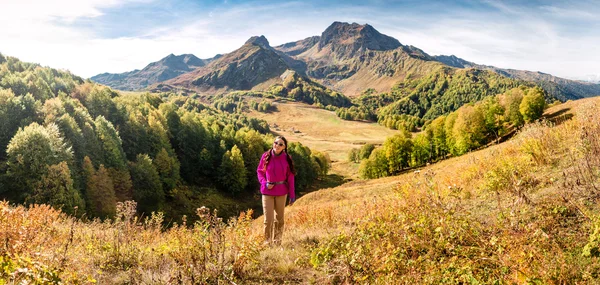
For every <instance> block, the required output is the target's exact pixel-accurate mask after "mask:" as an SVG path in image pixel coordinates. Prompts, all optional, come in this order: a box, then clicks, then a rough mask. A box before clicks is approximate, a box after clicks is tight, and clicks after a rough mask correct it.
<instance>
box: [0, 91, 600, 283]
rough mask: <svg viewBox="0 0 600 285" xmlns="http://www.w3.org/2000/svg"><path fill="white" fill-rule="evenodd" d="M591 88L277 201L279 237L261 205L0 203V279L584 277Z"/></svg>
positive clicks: (591, 160) (595, 161) (588, 264)
mask: <svg viewBox="0 0 600 285" xmlns="http://www.w3.org/2000/svg"><path fill="white" fill-rule="evenodd" d="M598 106H599V105H598V100H597V99H588V100H584V101H578V102H570V103H568V104H566V105H562V106H555V107H553V108H552V109H550V110H548V112H550V113H551V112H555V111H556V108H568V109H569V110H568V113H573V114H574V115H575V116H574V117H573V118H572V119H569V120H563V121H558V122H554V123H553V122H540V123H535V124H532V125H529V126H526V127H524V128H523V129H522V130H521V131H520V132H519V134H518V135H517V136H516V137H515V138H513V139H512V140H510V141H508V142H506V143H502V144H499V145H494V146H491V147H489V148H487V149H484V150H481V151H476V152H472V153H468V154H466V155H464V156H461V157H457V158H451V159H448V160H445V161H442V162H440V163H437V164H433V165H430V166H427V167H424V168H422V169H419V170H413V171H411V172H409V173H405V174H403V175H400V176H396V177H386V178H382V179H376V180H356V181H352V182H349V183H346V184H344V185H341V186H338V187H333V188H327V189H324V190H320V191H316V192H311V193H308V194H306V195H304V196H303V197H301V198H300V199H299V200H298V201H296V203H295V204H294V205H293V206H291V207H287V209H286V224H285V233H284V239H283V242H282V245H281V246H267V245H264V244H263V243H262V239H261V232H262V226H263V224H262V218H259V219H256V220H251V219H250V215H249V214H250V213H245V214H243V215H241V216H240V217H239V218H237V219H233V220H231V221H222V220H220V219H218V218H217V217H216V216H215V215H213V214H212V212H211V211H210V210H206V209H202V210H199V211H198V218H199V221H198V222H197V223H195V224H193V225H190V224H185V225H173V226H172V227H170V228H168V229H167V228H164V227H163V226H162V216H161V215H160V214H154V215H152V216H150V217H148V218H145V219H142V220H139V219H138V218H137V217H136V216H135V215H134V214H133V213H134V210H133V207H134V206H133V205H132V204H125V205H122V206H121V208H120V209H119V213H120V214H119V216H118V218H117V219H116V220H112V221H98V220H96V221H92V222H86V221H81V220H77V219H74V218H70V217H67V216H66V215H64V214H62V213H60V212H58V211H55V210H53V209H51V208H49V207H46V206H33V207H30V208H24V207H22V206H19V207H14V206H10V205H8V204H7V203H6V202H3V203H1V204H0V242H1V243H0V248H1V249H2V251H0V265H2V266H0V280H3V281H0V284H18V283H34V284H35V283H47V284H52V283H58V282H62V283H65V284H71V283H79V284H93V283H97V284H124V283H129V284H207V283H208V284H232V283H236V284H261V283H262V284H265V283H267V284H284V283H291V284H311V283H312V284H344V283H347V284H350V283H361V284H467V283H469V284H596V283H598V282H600V280H599V278H600V265H599V264H600V262H599V261H600V260H599V258H600V238H599V236H600V234H599V232H600V230H598V229H599V228H600V226H599V225H600V224H599V223H598V220H599V218H600V208H599V207H598V199H599V197H600V192H599V191H598V188H599V186H600V181H599V176H600V159H599V157H600V115H598V112H597V110H598Z"/></svg>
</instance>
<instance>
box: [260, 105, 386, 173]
mask: <svg viewBox="0 0 600 285" xmlns="http://www.w3.org/2000/svg"><path fill="white" fill-rule="evenodd" d="M274 105H275V106H276V107H277V111H275V112H270V113H261V112H256V111H254V112H251V113H250V114H249V116H251V117H256V118H259V119H263V120H265V121H267V122H268V123H269V125H270V128H271V131H272V132H273V133H274V134H276V135H282V136H285V137H286V138H287V139H288V140H289V141H290V142H294V141H297V142H301V143H302V144H303V145H306V146H308V147H310V148H311V149H315V150H318V151H321V152H324V153H327V154H329V156H330V158H331V161H332V169H331V171H330V173H331V174H339V175H341V176H343V177H346V178H350V179H357V178H358V165H357V164H356V163H352V162H349V161H348V152H349V151H350V150H351V149H354V148H360V147H361V146H362V145H364V144H366V143H370V144H375V145H381V144H382V143H383V141H384V140H385V139H386V138H387V137H389V136H392V135H394V134H397V133H398V131H396V130H391V129H388V128H385V127H383V126H381V125H378V124H377V123H372V122H357V121H347V120H342V119H340V118H339V117H337V116H336V115H335V113H334V112H332V111H327V110H324V109H320V108H317V107H314V106H311V105H307V104H303V103H292V102H286V103H282V102H280V103H275V104H274Z"/></svg>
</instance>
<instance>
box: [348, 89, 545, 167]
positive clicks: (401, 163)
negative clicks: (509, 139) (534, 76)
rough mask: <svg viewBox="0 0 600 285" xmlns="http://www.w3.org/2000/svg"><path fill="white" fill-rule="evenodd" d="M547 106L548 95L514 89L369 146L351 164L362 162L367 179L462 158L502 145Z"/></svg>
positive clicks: (352, 155) (353, 154) (353, 155)
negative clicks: (416, 131) (500, 142)
mask: <svg viewBox="0 0 600 285" xmlns="http://www.w3.org/2000/svg"><path fill="white" fill-rule="evenodd" d="M545 106H546V101H545V92H544V90H542V89H541V88H540V87H531V88H528V87H524V86H521V87H518V88H513V89H511V90H509V91H507V92H505V93H503V94H500V95H497V96H492V97H487V98H485V99H484V100H482V101H480V102H477V103H474V104H467V105H465V106H463V107H461V108H459V109H458V110H456V111H454V112H452V113H450V114H448V115H445V116H440V117H438V118H436V119H434V120H432V121H431V122H430V123H429V124H427V125H425V126H424V130H423V131H422V132H421V133H419V134H417V135H416V136H414V137H413V136H412V134H411V133H410V132H409V131H408V130H407V129H406V128H403V129H401V130H402V131H401V133H400V134H398V135H395V136H392V137H389V138H387V139H386V140H385V142H384V143H383V146H381V147H379V148H375V147H374V146H373V145H369V144H367V145H365V146H363V147H362V148H361V149H357V150H354V151H352V152H351V153H350V154H349V160H350V161H355V162H358V161H360V168H359V172H360V175H361V177H363V178H378V177H385V176H390V175H395V174H398V173H399V172H401V171H402V170H404V169H406V168H408V167H415V166H422V165H424V164H426V163H428V162H433V161H437V160H440V159H444V158H446V157H447V156H450V155H452V156H458V155H462V154H464V153H466V152H468V151H471V150H474V149H477V148H479V147H481V146H484V145H486V144H488V143H491V142H493V141H494V140H499V139H500V138H501V137H503V136H505V135H507V134H508V133H509V132H511V131H514V130H515V129H517V128H519V127H521V126H522V125H523V124H524V123H528V122H532V121H535V120H537V119H539V118H540V117H541V116H542V114H543V112H544V108H545Z"/></svg>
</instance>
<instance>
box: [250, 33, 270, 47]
mask: <svg viewBox="0 0 600 285" xmlns="http://www.w3.org/2000/svg"><path fill="white" fill-rule="evenodd" d="M246 44H250V45H255V46H260V47H263V48H270V47H271V46H270V45H269V41H268V40H267V38H265V36H260V37H258V36H253V37H251V38H250V39H248V40H247V41H246Z"/></svg>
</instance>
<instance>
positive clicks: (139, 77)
mask: <svg viewBox="0 0 600 285" xmlns="http://www.w3.org/2000/svg"><path fill="white" fill-rule="evenodd" d="M218 57H219V55H217V56H215V57H214V58H211V59H200V58H198V57H196V56H195V55H193V54H181V55H174V54H172V53H171V54H169V55H167V56H166V57H164V58H162V59H160V60H159V61H155V62H151V63H150V64H148V65H147V66H146V67H144V68H143V69H141V70H139V69H135V70H133V71H128V72H123V73H101V74H98V75H95V76H92V77H91V78H90V79H91V80H92V81H95V82H98V83H100V84H104V85H107V86H109V87H111V88H115V89H119V90H125V91H132V90H139V89H143V88H146V87H147V86H148V85H151V84H154V83H157V82H162V81H165V80H169V79H171V78H175V77H177V76H179V75H181V74H184V73H187V72H190V71H192V70H194V69H196V68H198V67H201V66H204V65H206V64H207V63H210V62H211V61H212V60H214V59H215V58H218Z"/></svg>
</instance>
